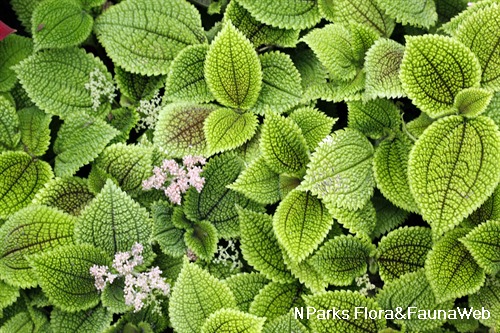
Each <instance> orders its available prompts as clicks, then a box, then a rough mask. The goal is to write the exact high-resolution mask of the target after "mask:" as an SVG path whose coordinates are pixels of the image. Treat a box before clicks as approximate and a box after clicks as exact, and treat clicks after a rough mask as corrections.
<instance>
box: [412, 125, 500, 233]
mask: <svg viewBox="0 0 500 333" xmlns="http://www.w3.org/2000/svg"><path fill="white" fill-rule="evenodd" d="M499 154H500V134H499V133H498V129H497V126H496V125H495V124H494V122H493V121H492V120H491V119H489V118H488V117H484V116H479V117H478V118H475V119H468V118H464V117H461V116H449V117H446V118H443V119H439V120H438V121H436V122H434V123H433V124H432V125H431V126H429V128H428V129H427V130H426V131H425V132H424V134H423V135H422V136H421V137H420V139H419V140H418V141H417V143H416V144H415V146H414V147H413V149H412V151H411V153H410V161H409V162H408V176H409V181H410V189H411V192H412V193H413V197H414V198H415V201H416V202H417V204H418V206H419V208H420V212H421V214H422V217H423V218H424V220H426V221H428V222H429V223H430V224H431V227H432V229H433V234H434V235H436V236H439V235H441V234H442V233H444V232H446V231H447V230H450V229H452V228H454V227H455V226H456V225H457V224H459V223H460V222H461V221H462V220H463V219H464V218H465V217H467V216H468V215H470V214H471V213H472V212H473V211H474V210H476V209H477V208H478V207H479V206H480V205H481V204H482V203H483V202H484V201H486V199H488V197H489V196H490V195H491V194H492V193H493V190H494V189H495V187H496V186H497V184H498V182H499V180H500V169H499V168H497V159H498V156H499Z"/></svg>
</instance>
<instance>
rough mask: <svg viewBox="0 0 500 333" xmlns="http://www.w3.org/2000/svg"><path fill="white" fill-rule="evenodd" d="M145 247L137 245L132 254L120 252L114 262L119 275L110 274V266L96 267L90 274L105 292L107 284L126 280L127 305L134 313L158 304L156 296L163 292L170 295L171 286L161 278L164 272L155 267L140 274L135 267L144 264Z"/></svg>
mask: <svg viewBox="0 0 500 333" xmlns="http://www.w3.org/2000/svg"><path fill="white" fill-rule="evenodd" d="M143 250H144V248H143V246H142V245H141V244H139V243H135V244H134V245H133V246H132V250H131V251H130V252H118V253H116V254H115V258H114V260H113V268H114V269H115V270H116V272H117V274H113V273H111V272H110V269H109V267H108V266H98V265H94V266H92V267H91V268H90V274H91V275H92V276H93V277H94V279H95V283H94V285H95V287H96V288H97V290H99V291H103V290H104V287H106V283H108V282H109V284H112V283H113V281H114V280H115V279H116V278H118V277H124V278H125V288H124V289H123V294H124V296H125V304H126V305H133V306H134V312H137V311H139V310H141V309H142V307H143V306H144V304H146V303H156V304H157V300H156V296H155V294H156V293H158V291H159V292H161V294H163V295H165V296H166V295H168V294H170V285H169V284H168V283H166V282H165V280H164V279H163V278H162V277H161V273H162V271H161V270H160V269H159V268H158V267H153V268H151V269H150V270H149V271H146V272H142V273H138V272H136V271H135V267H136V266H138V265H141V264H142V263H143V257H142V251H143Z"/></svg>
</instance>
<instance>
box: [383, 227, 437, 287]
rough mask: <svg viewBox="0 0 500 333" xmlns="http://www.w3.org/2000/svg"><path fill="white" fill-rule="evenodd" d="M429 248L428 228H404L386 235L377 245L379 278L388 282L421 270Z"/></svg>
mask: <svg viewBox="0 0 500 333" xmlns="http://www.w3.org/2000/svg"><path fill="white" fill-rule="evenodd" d="M431 248H432V233H431V230H430V229H429V228H424V227H404V228H399V229H396V230H394V231H392V232H390V233H388V234H387V235H386V236H384V237H382V239H381V240H380V243H379V244H378V253H377V262H378V265H379V274H380V277H381V278H382V280H383V281H384V282H388V281H392V280H395V279H397V278H400V277H401V276H403V275H404V274H406V273H409V272H415V271H417V270H418V269H420V268H423V267H424V264H425V258H426V256H427V253H428V252H429V251H430V250H431Z"/></svg>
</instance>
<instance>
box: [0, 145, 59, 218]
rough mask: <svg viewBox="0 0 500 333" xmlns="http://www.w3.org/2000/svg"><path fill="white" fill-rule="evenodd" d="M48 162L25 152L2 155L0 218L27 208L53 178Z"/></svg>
mask: <svg viewBox="0 0 500 333" xmlns="http://www.w3.org/2000/svg"><path fill="white" fill-rule="evenodd" d="M53 176H54V175H53V173H52V169H51V168H50V165H49V164H48V163H47V162H44V161H40V160H37V159H32V158H31V157H30V156H29V155H28V154H26V153H23V152H5V153H3V154H1V155H0V218H6V217H7V216H9V215H10V214H12V213H14V212H16V211H18V210H19V209H21V208H23V207H25V206H27V205H28V204H29V203H30V202H31V199H33V197H34V196H35V194H36V192H38V190H39V189H40V188H41V187H42V186H43V184H45V183H46V182H48V181H49V180H50V179H51V178H52V177H53Z"/></svg>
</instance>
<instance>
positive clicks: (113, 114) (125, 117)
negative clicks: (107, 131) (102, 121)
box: [106, 107, 140, 144]
mask: <svg viewBox="0 0 500 333" xmlns="http://www.w3.org/2000/svg"><path fill="white" fill-rule="evenodd" d="M139 118H140V116H139V113H138V112H137V111H136V110H135V109H132V108H126V107H125V108H118V109H113V110H111V111H110V112H109V113H108V115H107V117H106V122H107V123H108V124H110V125H111V126H113V127H114V128H116V129H117V130H119V131H120V134H118V135H117V136H115V137H114V138H113V140H111V141H110V142H109V143H110V144H113V143H119V142H126V141H127V140H128V139H129V136H130V131H131V130H132V128H134V127H135V126H136V125H137V122H138V121H139Z"/></svg>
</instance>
